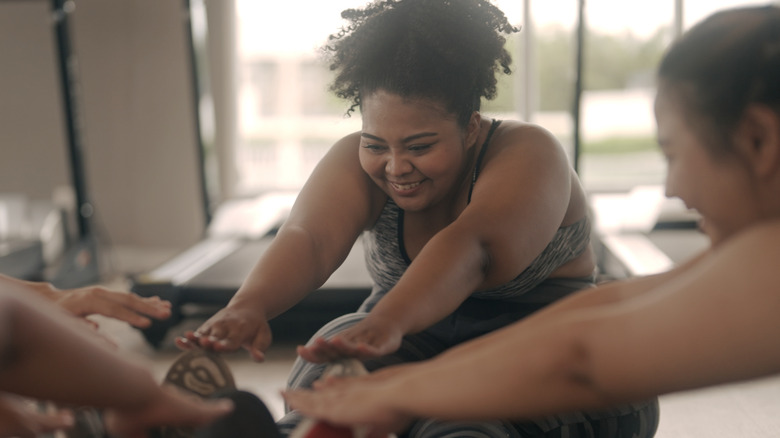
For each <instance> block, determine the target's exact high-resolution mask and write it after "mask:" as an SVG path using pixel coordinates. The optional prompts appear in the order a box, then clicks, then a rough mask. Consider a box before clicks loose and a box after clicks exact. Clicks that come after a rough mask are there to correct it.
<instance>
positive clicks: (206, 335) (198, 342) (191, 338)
mask: <svg viewBox="0 0 780 438" xmlns="http://www.w3.org/2000/svg"><path fill="white" fill-rule="evenodd" d="M176 345H177V346H178V347H179V348H181V349H184V350H189V349H193V348H205V349H209V350H214V351H218V352H230V351H235V350H237V349H239V348H241V347H244V348H245V349H246V350H247V351H248V352H249V354H250V355H251V356H252V358H253V359H254V360H256V361H258V362H262V361H263V360H265V354H264V351H265V350H267V349H268V347H269V346H270V345H271V329H270V327H269V326H268V323H267V322H266V321H265V320H264V319H262V318H259V317H258V316H257V314H255V313H252V312H243V311H234V310H232V309H229V308H225V309H222V310H220V311H219V312H217V314H215V315H214V316H212V317H211V318H210V319H209V320H208V321H206V322H205V323H203V325H201V326H200V327H199V328H198V329H197V330H195V331H194V332H193V331H188V332H185V333H183V334H182V336H180V337H178V338H177V339H176Z"/></svg>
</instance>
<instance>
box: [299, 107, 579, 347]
mask: <svg viewBox="0 0 780 438" xmlns="http://www.w3.org/2000/svg"><path fill="white" fill-rule="evenodd" d="M486 157H488V158H486V160H485V163H484V167H483V168H482V171H481V173H480V176H479V181H478V183H477V184H476V185H475V186H474V192H473V196H472V199H471V202H470V203H468V205H466V207H465V208H464V209H463V211H462V212H460V214H459V215H457V217H456V218H455V219H454V220H452V221H451V222H448V221H443V222H444V223H445V224H446V226H445V225H443V224H440V225H442V228H441V229H440V230H438V232H436V233H435V234H434V235H433V236H432V237H430V239H429V240H428V241H427V243H425V244H424V246H423V247H422V249H421V250H420V251H419V253H418V254H416V256H415V257H414V260H413V261H412V263H411V264H410V265H409V267H408V268H407V269H406V271H405V272H404V275H403V276H402V277H401V279H400V280H399V281H398V283H397V284H396V285H395V286H394V287H393V288H392V289H391V290H390V291H389V292H388V293H387V294H386V295H385V296H384V297H383V298H382V299H381V301H379V303H377V305H376V306H375V307H374V309H373V310H372V311H371V312H370V314H369V315H368V316H367V317H366V319H365V320H363V321H361V322H360V323H359V324H357V325H355V326H354V327H351V328H350V329H347V330H346V331H344V332H341V333H339V334H338V335H337V336H336V337H334V338H333V339H330V340H324V339H320V340H318V341H316V342H315V344H313V345H310V346H307V347H302V348H299V349H298V352H299V354H300V355H301V357H303V358H304V359H306V360H309V361H313V362H323V361H327V360H330V359H333V358H335V357H339V356H354V357H374V356H380V355H384V354H388V353H391V352H393V351H394V350H395V349H397V348H398V346H399V345H400V342H401V338H402V337H403V336H404V335H406V334H410V333H416V332H419V331H422V330H424V329H426V328H428V327H430V326H431V325H433V324H435V323H436V322H438V321H440V320H441V319H442V318H444V317H446V316H447V315H449V314H451V313H452V312H453V311H455V310H456V309H457V308H458V306H460V305H461V304H462V303H463V301H465V300H466V299H467V298H468V297H469V296H470V295H471V294H472V293H474V292H475V291H476V290H478V289H484V288H489V287H492V286H497V285H500V284H503V283H506V282H507V281H510V280H511V279H513V278H515V277H516V276H517V275H519V274H520V273H521V272H522V271H523V270H524V269H525V268H526V267H527V266H529V265H530V264H531V263H532V261H533V260H534V259H535V258H536V257H537V256H538V255H539V254H540V253H541V252H542V251H543V249H544V248H545V247H546V246H547V244H548V243H549V242H550V240H551V239H552V237H553V236H554V234H555V232H556V231H557V230H558V228H559V227H560V226H561V225H562V224H564V223H565V220H566V219H567V218H568V219H569V220H571V222H572V223H573V222H574V221H575V219H579V218H581V217H582V216H584V214H585V206H584V197H581V198H577V199H578V200H583V202H581V203H579V204H577V206H576V208H571V206H572V204H575V202H573V201H572V199H573V196H572V192H573V191H577V192H578V194H579V191H580V187H579V185H578V184H577V183H576V181H573V180H572V170H571V167H570V165H569V162H568V159H567V158H566V155H565V153H564V151H563V149H562V148H561V147H560V146H559V145H558V144H557V142H556V141H555V139H554V138H553V137H552V136H551V135H549V133H547V132H546V131H543V130H542V129H540V128H538V127H533V126H530V125H523V124H514V123H512V122H506V123H505V125H502V126H501V127H500V128H499V130H498V131H496V134H495V136H494V140H493V142H492V143H491V149H490V153H489V154H488V155H487V156H486ZM464 195H465V192H464ZM574 210H578V211H577V212H576V213H573V214H571V216H570V217H567V214H570V213H572V212H573V211H574ZM412 216H413V213H407V215H406V219H407V223H409V222H410V221H411V220H412ZM423 219H424V221H423V222H424V223H425V224H426V225H424V226H420V227H419V228H420V229H424V228H425V226H431V225H430V222H431V218H430V217H429V216H427V217H424V218H423ZM410 233H411V232H410ZM583 275H587V273H586V274H583Z"/></svg>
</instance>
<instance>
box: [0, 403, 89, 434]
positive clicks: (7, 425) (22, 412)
mask: <svg viewBox="0 0 780 438" xmlns="http://www.w3.org/2000/svg"><path fill="white" fill-rule="evenodd" d="M73 422H74V421H73V414H72V413H71V412H68V411H59V412H39V411H37V410H36V409H35V407H34V406H32V405H31V404H30V403H29V402H26V401H24V400H22V399H19V398H17V397H15V396H8V395H2V396H0V437H20V438H28V437H29V438H34V437H36V436H39V435H41V434H45V433H50V432H54V431H56V430H62V429H67V428H70V427H72V426H73Z"/></svg>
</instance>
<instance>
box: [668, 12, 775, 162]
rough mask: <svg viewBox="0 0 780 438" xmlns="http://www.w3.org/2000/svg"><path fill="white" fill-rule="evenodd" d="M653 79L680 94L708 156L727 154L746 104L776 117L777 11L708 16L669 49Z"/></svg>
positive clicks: (724, 13)
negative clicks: (766, 108) (707, 147)
mask: <svg viewBox="0 0 780 438" xmlns="http://www.w3.org/2000/svg"><path fill="white" fill-rule="evenodd" d="M658 76H659V80H660V81H661V82H662V83H665V84H669V85H671V87H672V88H673V89H674V90H675V91H677V92H679V98H680V102H682V103H683V104H684V105H685V106H686V109H687V110H688V113H690V114H692V119H693V120H691V121H692V122H693V123H694V126H697V125H700V126H701V127H702V128H703V129H702V130H703V131H706V132H709V133H710V134H709V135H710V137H711V138H709V139H708V140H710V141H708V144H710V145H711V148H712V152H714V153H726V152H729V151H730V147H731V142H730V138H731V135H732V133H733V130H734V128H735V127H736V125H737V123H738V122H739V121H740V119H741V118H742V115H743V113H744V111H745V109H746V107H747V106H748V105H750V104H753V103H761V104H765V105H767V106H769V107H771V108H773V109H774V110H775V111H776V112H777V113H778V114H780V7H777V6H761V7H746V8H736V9H728V10H724V11H721V12H717V13H715V14H713V15H711V16H709V17H708V18H706V19H705V20H703V21H701V22H700V23H698V24H696V25H695V26H693V27H692V28H691V29H690V30H689V31H688V32H686V33H685V35H683V36H682V37H681V38H680V40H679V41H677V42H676V43H674V44H673V45H672V47H671V48H670V49H669V51H668V52H667V53H666V55H665V56H664V58H663V60H662V61H661V64H660V67H659V70H658Z"/></svg>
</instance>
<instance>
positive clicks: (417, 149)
mask: <svg viewBox="0 0 780 438" xmlns="http://www.w3.org/2000/svg"><path fill="white" fill-rule="evenodd" d="M430 147H431V145H429V144H416V145H412V146H409V150H410V151H412V152H420V151H424V150H426V149H429V148H430Z"/></svg>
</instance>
